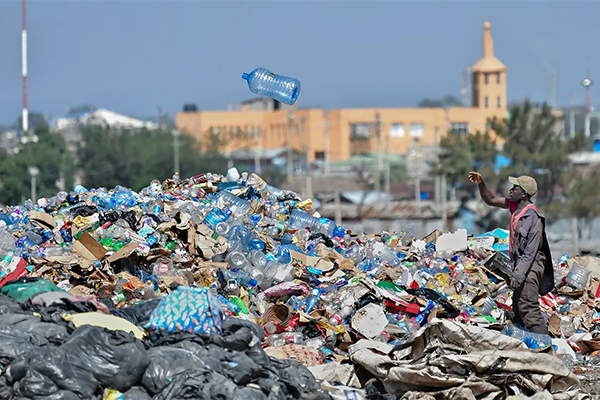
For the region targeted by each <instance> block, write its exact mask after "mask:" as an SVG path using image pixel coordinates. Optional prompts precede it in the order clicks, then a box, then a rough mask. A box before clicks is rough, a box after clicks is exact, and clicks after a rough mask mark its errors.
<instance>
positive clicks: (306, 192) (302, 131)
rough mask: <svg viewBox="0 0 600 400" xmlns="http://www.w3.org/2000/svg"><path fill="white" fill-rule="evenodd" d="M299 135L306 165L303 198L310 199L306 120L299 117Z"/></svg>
mask: <svg viewBox="0 0 600 400" xmlns="http://www.w3.org/2000/svg"><path fill="white" fill-rule="evenodd" d="M300 135H301V136H302V150H303V151H304V156H305V160H304V163H305V165H306V171H305V174H304V176H305V178H306V181H305V184H304V186H305V187H304V195H305V198H307V199H310V198H312V176H311V170H310V151H309V145H308V137H307V134H306V118H304V117H300Z"/></svg>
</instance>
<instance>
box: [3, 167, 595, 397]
mask: <svg viewBox="0 0 600 400" xmlns="http://www.w3.org/2000/svg"><path fill="white" fill-rule="evenodd" d="M507 240H508V232H506V231H504V230H501V229H496V230H494V231H492V232H489V233H486V234H483V235H479V236H477V237H468V236H467V234H466V231H465V230H458V231H456V232H454V233H442V232H439V231H434V232H432V233H431V234H429V235H428V236H426V237H425V238H422V239H418V238H415V237H414V236H413V235H411V234H410V232H408V231H403V232H382V233H381V234H366V233H363V232H350V231H348V230H345V229H344V228H343V227H341V226H337V225H336V224H335V222H333V221H331V220H329V219H326V218H321V216H320V215H319V214H318V212H317V211H316V210H315V209H314V206H313V203H312V201H311V200H310V199H308V200H302V199H301V198H299V196H298V195H297V194H295V193H293V192H290V191H284V190H281V189H278V188H275V187H273V186H271V185H268V184H267V183H266V182H265V181H264V180H263V179H261V178H260V177H259V176H258V175H256V174H254V173H252V174H247V173H243V174H240V173H239V172H238V171H237V170H236V169H235V168H232V169H231V170H229V171H228V173H227V175H226V176H222V175H219V174H211V173H206V174H200V175H197V176H194V177H191V178H189V179H181V178H180V177H179V175H178V174H175V175H174V176H173V178H172V179H168V180H166V181H164V182H162V183H161V182H159V181H153V182H151V184H150V185H149V186H148V187H146V188H144V189H142V190H141V191H140V192H139V193H136V192H134V191H132V190H130V189H127V188H124V187H121V186H117V187H116V188H114V189H112V190H107V189H105V188H99V189H89V190H88V189H86V188H84V187H82V186H81V185H77V186H76V187H75V188H74V190H73V191H72V192H70V193H67V192H59V193H58V194H57V195H56V196H54V197H52V198H42V199H39V200H38V201H37V204H34V203H33V202H32V201H31V200H28V201H26V202H25V203H23V204H22V205H19V206H15V207H8V208H7V209H6V210H5V212H3V213H0V257H1V258H2V260H1V261H0V279H1V280H0V292H1V294H2V295H3V297H0V314H2V317H1V318H0V343H2V346H0V369H1V371H0V372H1V373H2V374H1V375H0V399H3V398H7V399H8V398H24V399H42V398H44V399H90V398H98V399H100V398H104V399H107V400H108V399H148V398H153V399H180V398H181V399H184V398H185V399H187V398H206V399H213V398H238V397H239V398H241V397H242V396H243V397H245V398H252V399H254V398H256V399H263V398H264V399H267V398H268V399H292V398H294V399H296V398H308V399H313V398H314V399H321V398H323V399H327V398H333V399H337V398H357V399H361V398H362V399H364V398H373V399H388V398H389V399H392V398H396V397H398V398H400V397H402V398H407V399H408V398H424V396H426V394H425V393H424V392H427V393H428V394H427V396H431V398H436V399H445V398H448V399H450V398H457V397H455V396H463V397H461V398H483V397H482V396H483V394H486V396H487V397H485V398H488V399H495V398H504V397H505V396H506V395H531V394H533V393H536V392H541V391H543V390H547V391H548V392H549V393H551V394H552V396H554V398H577V396H579V394H578V393H579V384H580V382H579V380H578V378H577V377H576V375H575V374H574V373H573V371H572V369H573V368H574V367H576V366H581V365H584V364H585V365H586V367H589V366H590V365H591V364H590V361H589V360H590V355H591V356H595V355H596V353H595V352H596V351H597V350H600V339H598V340H597V339H596V337H597V335H598V334H599V333H600V324H598V323H599V322H600V316H599V315H598V313H597V312H596V298H597V297H598V296H600V289H599V283H600V260H598V259H596V258H593V257H587V258H577V257H576V258H571V259H569V258H567V257H563V258H561V259H560V260H559V262H558V263H557V267H556V271H555V272H556V282H557V291H556V292H554V293H551V294H548V295H547V296H544V298H542V304H543V311H544V314H545V316H546V317H547V318H548V321H549V326H550V332H551V333H552V334H553V336H554V338H551V337H550V336H546V335H539V334H534V333H530V332H527V331H526V330H524V329H522V327H517V326H515V325H512V323H511V322H510V321H511V318H512V303H511V296H512V292H511V290H510V289H509V288H508V286H507V285H506V278H507V276H508V275H509V274H510V265H511V264H510V262H509V260H508V258H507V256H506V253H507V250H508V243H507ZM596 324H598V325H596ZM509 336H510V337H509ZM565 363H566V364H567V365H568V367H570V368H571V369H569V368H568V367H567V366H566V365H565ZM350 393H352V396H354V397H347V396H350ZM344 396H346V397H344ZM581 396H582V398H583V395H581Z"/></svg>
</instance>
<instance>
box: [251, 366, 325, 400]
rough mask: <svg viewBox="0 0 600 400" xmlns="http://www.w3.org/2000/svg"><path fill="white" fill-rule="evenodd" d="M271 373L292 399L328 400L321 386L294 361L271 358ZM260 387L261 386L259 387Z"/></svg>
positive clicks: (305, 369)
mask: <svg viewBox="0 0 600 400" xmlns="http://www.w3.org/2000/svg"><path fill="white" fill-rule="evenodd" d="M271 363H272V365H273V369H272V371H273V372H274V373H275V374H277V376H278V377H279V382H281V383H284V384H285V386H286V388H287V391H288V397H289V396H291V397H292V398H294V399H308V398H310V399H315V400H316V399H330V397H329V395H327V394H326V393H324V392H322V391H321V384H320V383H319V382H317V380H316V379H315V377H314V376H313V374H312V373H311V372H310V371H309V370H308V368H306V367H305V366H304V365H302V364H300V363H299V362H297V361H294V360H279V359H277V358H273V357H271ZM261 387H262V386H261Z"/></svg>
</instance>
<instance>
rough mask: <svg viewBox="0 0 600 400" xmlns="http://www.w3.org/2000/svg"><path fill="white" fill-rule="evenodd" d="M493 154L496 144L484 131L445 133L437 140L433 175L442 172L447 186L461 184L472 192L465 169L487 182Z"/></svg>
mask: <svg viewBox="0 0 600 400" xmlns="http://www.w3.org/2000/svg"><path fill="white" fill-rule="evenodd" d="M497 154H498V151H497V150H496V143H495V141H494V139H493V138H492V137H491V136H490V134H489V133H488V132H485V133H482V132H477V133H475V134H473V135H459V134H456V133H452V132H449V133H448V135H446V136H445V137H444V138H442V140H441V141H440V153H439V154H438V160H437V162H436V163H435V164H434V165H433V174H434V175H438V176H439V175H445V176H446V180H447V182H448V184H449V185H451V186H452V187H461V188H463V189H464V190H465V191H467V192H468V193H470V194H471V195H472V194H474V192H475V189H476V188H475V187H474V186H473V185H470V184H469V183H468V178H467V177H468V174H469V172H470V171H473V170H477V171H479V172H481V173H482V174H483V175H484V176H485V177H486V178H487V180H488V182H490V181H493V180H494V179H493V178H494V176H495V171H494V167H495V162H496V156H497ZM491 183H493V182H491Z"/></svg>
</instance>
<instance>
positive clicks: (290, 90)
mask: <svg viewBox="0 0 600 400" xmlns="http://www.w3.org/2000/svg"><path fill="white" fill-rule="evenodd" d="M242 79H245V80H247V81H248V87H249V88H250V91H251V92H252V93H255V94H258V95H260V96H269V97H272V98H274V99H275V100H279V101H280V102H282V103H284V104H288V105H290V106H291V105H293V104H294V103H295V102H296V100H298V96H300V81H299V80H297V79H294V78H290V77H287V76H283V75H277V74H274V73H272V72H271V71H269V70H268V69H265V68H256V69H255V70H254V71H252V72H250V73H249V74H247V73H243V74H242Z"/></svg>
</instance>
